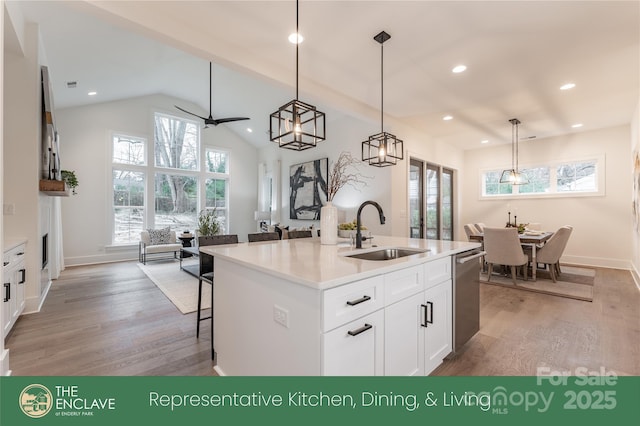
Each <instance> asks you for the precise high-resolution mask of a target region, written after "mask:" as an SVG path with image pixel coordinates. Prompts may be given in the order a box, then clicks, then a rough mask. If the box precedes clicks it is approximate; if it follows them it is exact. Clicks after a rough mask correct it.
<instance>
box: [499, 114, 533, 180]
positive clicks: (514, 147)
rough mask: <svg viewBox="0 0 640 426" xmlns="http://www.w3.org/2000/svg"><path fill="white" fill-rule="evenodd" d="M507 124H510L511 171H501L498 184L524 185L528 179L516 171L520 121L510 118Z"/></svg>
mask: <svg viewBox="0 0 640 426" xmlns="http://www.w3.org/2000/svg"><path fill="white" fill-rule="evenodd" d="M509 123H511V169H509V170H503V171H502V176H501V177H500V183H510V184H512V185H526V184H528V183H529V179H528V178H527V175H525V174H524V173H521V172H520V170H519V169H518V124H520V120H518V119H517V118H512V119H511V120H509Z"/></svg>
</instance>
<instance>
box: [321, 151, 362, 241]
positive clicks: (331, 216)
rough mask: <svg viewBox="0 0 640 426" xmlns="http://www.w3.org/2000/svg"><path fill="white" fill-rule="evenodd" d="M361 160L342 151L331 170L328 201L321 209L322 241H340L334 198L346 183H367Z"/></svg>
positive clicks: (355, 184)
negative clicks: (362, 171) (360, 168)
mask: <svg viewBox="0 0 640 426" xmlns="http://www.w3.org/2000/svg"><path fill="white" fill-rule="evenodd" d="M359 165H360V161H358V160H357V159H356V158H355V157H354V156H353V155H351V153H350V152H347V151H342V152H341V153H340V155H339V156H338V158H337V159H336V161H335V162H334V163H333V165H332V167H331V171H330V172H329V179H328V183H327V202H326V204H325V205H324V206H322V208H321V209H320V243H321V244H325V245H335V244H337V242H338V208H337V207H336V206H334V205H333V198H334V197H335V196H336V194H337V193H338V191H339V190H340V189H342V188H343V187H344V186H345V185H350V186H352V187H354V188H355V189H358V186H359V185H366V184H367V183H366V181H365V180H364V179H365V178H366V176H364V175H362V174H361V173H360V171H359V168H358V167H359Z"/></svg>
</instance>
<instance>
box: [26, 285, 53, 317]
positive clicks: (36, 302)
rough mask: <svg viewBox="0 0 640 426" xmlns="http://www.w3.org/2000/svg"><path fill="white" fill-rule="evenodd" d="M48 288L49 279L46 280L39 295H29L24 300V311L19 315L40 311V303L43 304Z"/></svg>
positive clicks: (49, 286) (49, 287)
mask: <svg viewBox="0 0 640 426" xmlns="http://www.w3.org/2000/svg"><path fill="white" fill-rule="evenodd" d="M50 289H51V280H49V281H47V286H46V287H45V289H44V291H43V292H42V293H41V294H40V297H30V298H28V299H27V300H25V303H24V311H22V314H21V315H29V314H37V313H38V312H40V310H41V309H42V305H44V301H45V300H47V295H48V294H49V290H50Z"/></svg>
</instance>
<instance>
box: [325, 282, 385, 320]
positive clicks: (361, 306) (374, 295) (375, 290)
mask: <svg viewBox="0 0 640 426" xmlns="http://www.w3.org/2000/svg"><path fill="white" fill-rule="evenodd" d="M383 306H384V278H383V276H382V275H380V276H377V277H372V278H367V279H364V280H361V281H356V282H353V283H350V284H345V285H343V286H340V287H336V288H332V289H330V290H327V291H325V292H324V294H323V303H322V312H323V331H327V330H331V329H333V328H336V327H338V326H340V325H343V324H346V323H347V322H350V321H353V320H354V319H356V318H360V317H362V316H364V315H367V314H369V313H371V312H373V311H375V310H377V309H380V308H382V307H383Z"/></svg>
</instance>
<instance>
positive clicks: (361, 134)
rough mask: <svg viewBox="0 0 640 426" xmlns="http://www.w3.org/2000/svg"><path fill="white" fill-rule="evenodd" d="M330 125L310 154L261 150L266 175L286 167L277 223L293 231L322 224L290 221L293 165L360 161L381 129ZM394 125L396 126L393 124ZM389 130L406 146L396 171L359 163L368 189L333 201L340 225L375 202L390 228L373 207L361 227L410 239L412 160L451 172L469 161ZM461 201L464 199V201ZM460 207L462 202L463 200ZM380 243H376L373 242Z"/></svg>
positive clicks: (348, 191)
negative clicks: (344, 156) (348, 158)
mask: <svg viewBox="0 0 640 426" xmlns="http://www.w3.org/2000/svg"><path fill="white" fill-rule="evenodd" d="M330 119H331V117H328V121H327V140H325V141H323V142H320V143H319V144H318V146H317V147H316V148H313V149H309V150H306V151H301V152H297V151H291V150H287V149H281V148H278V146H277V144H275V143H271V146H269V147H267V148H263V149H261V150H260V157H259V161H260V162H264V163H265V165H266V168H267V169H269V170H270V169H271V167H272V165H273V164H274V161H277V160H279V161H280V164H281V175H280V177H281V181H280V182H281V185H280V189H281V194H282V196H281V200H280V203H278V205H279V206H280V207H281V216H280V217H279V218H274V219H275V220H276V221H279V222H281V223H282V224H284V225H289V226H290V227H292V228H293V227H308V226H310V225H311V224H313V225H314V227H319V226H320V223H319V221H315V222H314V221H301V220H291V219H289V168H290V166H291V165H294V164H298V163H303V162H306V161H312V160H316V159H319V158H324V157H328V158H329V170H331V167H332V164H333V162H334V161H335V160H336V159H337V158H338V156H339V155H340V153H341V152H342V151H348V152H350V153H351V154H352V155H353V156H354V157H355V158H356V159H358V160H359V159H360V158H361V149H362V148H361V147H362V141H363V140H365V139H367V138H368V137H369V135H371V134H375V133H378V132H379V131H380V123H379V122H373V121H368V120H366V119H362V118H354V117H346V118H344V119H340V120H333V121H330ZM389 121H391V120H389ZM386 123H388V121H387V120H385V130H386V131H388V132H390V133H393V134H395V135H396V136H397V137H398V138H400V139H402V140H403V141H404V148H405V151H406V152H405V158H404V160H402V161H399V162H398V164H397V165H395V166H389V167H383V168H378V167H371V166H369V165H367V164H366V163H362V162H360V167H359V170H360V172H361V173H362V174H363V175H364V176H367V178H366V179H364V180H365V181H366V182H367V185H366V186H359V187H358V189H354V188H352V187H350V186H345V187H343V188H342V189H341V190H340V191H339V192H338V194H337V195H336V197H335V198H334V200H333V204H334V205H336V207H338V210H339V221H340V222H342V221H352V220H353V219H355V217H356V213H357V210H358V206H359V205H360V204H361V203H362V202H363V201H366V200H373V201H376V202H378V203H379V204H380V206H381V207H382V209H383V210H384V213H385V216H386V223H385V225H380V221H379V218H378V213H377V211H376V209H375V208H373V207H366V208H364V209H363V210H362V222H363V223H364V224H365V225H366V226H367V228H369V229H370V230H371V231H372V233H373V234H374V235H375V234H378V235H394V236H407V235H408V234H409V224H408V215H407V207H408V173H409V155H411V156H416V157H419V158H420V159H422V160H425V161H430V162H434V163H437V164H441V165H444V166H446V167H450V168H453V169H455V170H460V169H461V168H462V164H463V160H464V156H463V153H462V151H461V150H459V149H457V148H455V147H451V146H445V145H444V144H440V143H437V142H434V141H433V140H431V139H430V138H429V137H428V136H425V135H423V134H421V133H420V132H417V131H415V130H414V129H412V128H409V127H406V126H400V125H398V124H396V125H395V126H392V125H387V124H386ZM459 198H461V197H459ZM459 203H460V200H459ZM374 242H375V240H374Z"/></svg>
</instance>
